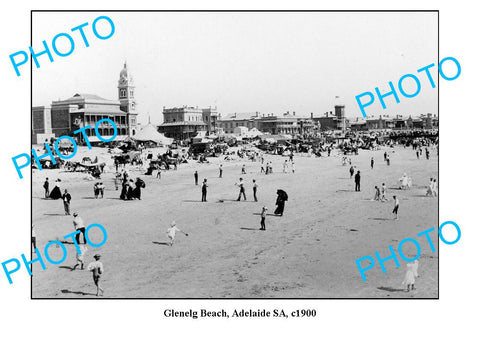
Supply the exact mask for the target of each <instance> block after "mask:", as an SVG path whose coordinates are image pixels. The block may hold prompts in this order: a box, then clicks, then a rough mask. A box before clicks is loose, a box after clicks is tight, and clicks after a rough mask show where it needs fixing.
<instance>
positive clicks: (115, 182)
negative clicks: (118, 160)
mask: <svg viewBox="0 0 480 340" xmlns="http://www.w3.org/2000/svg"><path fill="white" fill-rule="evenodd" d="M121 179H122V175H121V174H120V173H118V172H117V173H116V174H115V177H114V178H113V183H114V184H115V190H118V184H120V181H121Z"/></svg>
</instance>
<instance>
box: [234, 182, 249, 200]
mask: <svg viewBox="0 0 480 340" xmlns="http://www.w3.org/2000/svg"><path fill="white" fill-rule="evenodd" d="M235 185H236V186H238V187H239V188H240V192H239V193H238V198H237V201H240V197H242V195H243V199H244V200H245V201H246V200H247V196H246V195H245V186H244V184H243V178H242V177H240V181H239V182H238V183H235Z"/></svg>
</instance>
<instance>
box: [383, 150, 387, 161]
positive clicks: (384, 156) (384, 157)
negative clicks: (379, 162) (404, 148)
mask: <svg viewBox="0 0 480 340" xmlns="http://www.w3.org/2000/svg"><path fill="white" fill-rule="evenodd" d="M383 160H384V161H387V152H386V151H385V152H384V153H383Z"/></svg>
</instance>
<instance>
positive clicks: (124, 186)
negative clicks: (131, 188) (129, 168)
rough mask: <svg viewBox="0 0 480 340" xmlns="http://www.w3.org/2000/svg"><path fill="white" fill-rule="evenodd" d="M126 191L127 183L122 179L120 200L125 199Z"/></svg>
mask: <svg viewBox="0 0 480 340" xmlns="http://www.w3.org/2000/svg"><path fill="white" fill-rule="evenodd" d="M127 192H128V183H127V182H125V181H124V182H123V184H122V192H121V193H120V199H121V200H126V199H127Z"/></svg>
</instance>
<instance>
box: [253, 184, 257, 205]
mask: <svg viewBox="0 0 480 340" xmlns="http://www.w3.org/2000/svg"><path fill="white" fill-rule="evenodd" d="M257 188H258V184H257V181H255V180H253V199H254V200H255V202H258V201H257Z"/></svg>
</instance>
